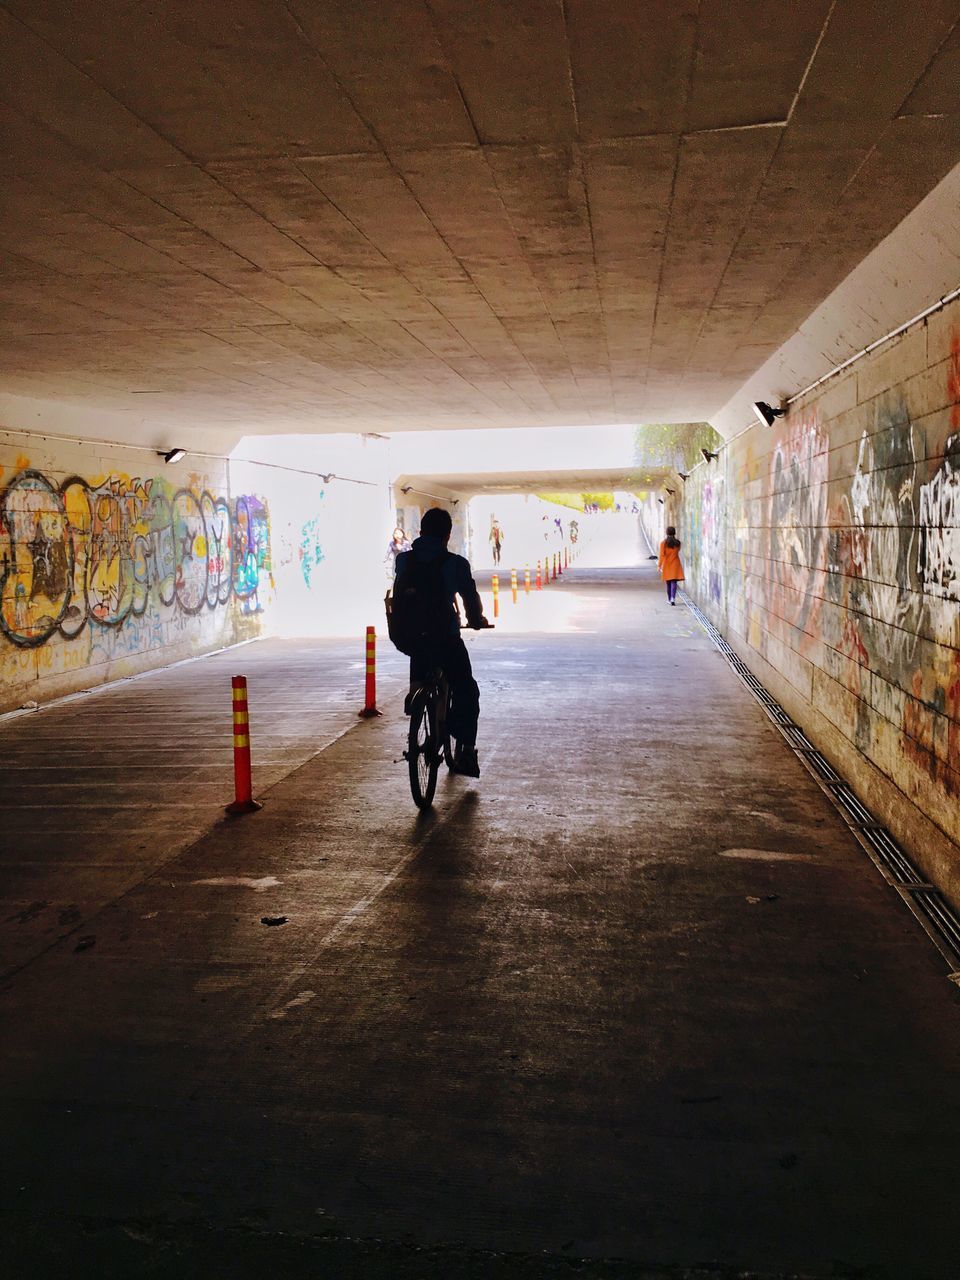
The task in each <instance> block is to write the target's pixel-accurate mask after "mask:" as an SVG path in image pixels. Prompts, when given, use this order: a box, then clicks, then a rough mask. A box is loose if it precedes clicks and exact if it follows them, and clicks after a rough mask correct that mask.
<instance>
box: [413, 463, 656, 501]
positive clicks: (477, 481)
mask: <svg viewBox="0 0 960 1280" xmlns="http://www.w3.org/2000/svg"><path fill="white" fill-rule="evenodd" d="M671 480H672V483H673V484H675V485H676V484H679V483H680V482H679V481H678V480H677V473H676V472H675V471H674V470H672V469H671V468H669V467H630V468H611V467H605V468H594V469H591V468H585V469H581V470H572V469H568V470H565V471H550V470H543V471H529V470H527V471H491V472H487V473H486V474H484V475H478V474H476V473H475V472H463V473H462V474H442V475H439V474H438V475H409V476H406V475H405V476H398V478H397V480H396V481H395V483H394V490H395V491H396V492H397V493H402V492H403V491H404V489H409V491H410V493H411V494H412V495H413V496H414V497H419V496H422V495H432V496H433V497H436V498H444V499H449V498H457V499H458V500H460V499H465V498H474V497H477V496H483V495H485V494H490V495H493V494H505V493H521V494H536V493H577V494H579V493H614V492H623V493H636V492H640V491H643V490H647V489H657V490H659V489H660V488H661V487H662V486H663V485H664V484H670V483H671Z"/></svg>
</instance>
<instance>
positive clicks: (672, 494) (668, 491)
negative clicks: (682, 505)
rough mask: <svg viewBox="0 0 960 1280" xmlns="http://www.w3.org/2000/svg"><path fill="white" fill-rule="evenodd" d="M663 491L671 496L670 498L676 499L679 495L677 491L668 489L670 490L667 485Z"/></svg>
mask: <svg viewBox="0 0 960 1280" xmlns="http://www.w3.org/2000/svg"><path fill="white" fill-rule="evenodd" d="M663 491H664V493H669V495H670V497H671V498H673V497H676V493H677V491H676V489H668V488H667V486H666V485H664V486H663Z"/></svg>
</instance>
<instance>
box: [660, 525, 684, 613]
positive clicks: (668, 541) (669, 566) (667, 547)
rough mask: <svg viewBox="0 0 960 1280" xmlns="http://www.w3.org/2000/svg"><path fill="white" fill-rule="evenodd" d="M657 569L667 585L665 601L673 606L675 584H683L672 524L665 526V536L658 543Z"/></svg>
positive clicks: (677, 547) (675, 532) (677, 539)
mask: <svg viewBox="0 0 960 1280" xmlns="http://www.w3.org/2000/svg"><path fill="white" fill-rule="evenodd" d="M657 568H658V569H659V570H660V577H661V578H662V579H663V580H664V582H665V583H666V584H667V599H668V600H669V601H670V603H671V604H673V605H675V604H676V603H677V583H678V582H683V565H682V564H681V563H680V539H679V538H678V537H677V531H676V529H675V528H674V527H673V525H672V524H668V525H667V536H666V537H665V538H664V540H663V541H662V542H661V543H660V555H659V557H658V558H657Z"/></svg>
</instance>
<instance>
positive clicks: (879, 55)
mask: <svg viewBox="0 0 960 1280" xmlns="http://www.w3.org/2000/svg"><path fill="white" fill-rule="evenodd" d="M957 19H958V12H957V6H956V3H955V0H950V2H949V3H948V2H946V0H923V3H921V4H919V5H912V6H908V5H902V4H900V3H893V2H892V0H890V2H887V0H836V2H835V3H834V2H833V0H808V2H807V3H805V4H790V5H771V4H766V3H759V2H758V0H648V2H646V3H642V4H638V3H636V0H610V2H609V3H605V4H603V5H598V4H596V3H594V2H593V0H565V2H561V0H509V2H507V0H470V3H466V2H465V0H429V2H426V0H370V2H368V3H366V4H362V5H357V4H356V3H354V2H353V0H351V2H350V3H347V2H346V0H328V2H327V3H318V2H316V0H287V2H286V3H284V4H278V3H274V2H271V0H236V2H235V3H233V4H230V5H223V4H214V3H206V4H204V3H197V0H190V3H187V2H186V0H167V2H166V3H164V4H163V5H160V6H152V7H150V6H132V5H130V4H129V3H128V2H127V0H101V2H100V3H98V4H96V5H77V4H75V3H72V2H70V3H68V2H67V0H5V3H4V7H3V10H2V13H0V32H2V44H3V50H4V53H3V57H4V61H5V68H4V73H3V76H2V80H0V85H2V88H0V98H2V102H3V132H4V137H5V142H4V147H3V162H4V170H5V176H4V185H3V202H2V204H3V209H2V220H0V235H2V240H0V243H2V245H3V248H4V250H5V261H4V265H3V268H2V269H3V279H2V287H3V294H4V297H5V299H6V303H7V305H6V308H5V317H4V319H3V333H2V357H0V358H2V379H0V387H2V390H3V392H5V393H7V394H9V395H15V396H24V397H31V398H35V399H37V400H41V401H57V402H68V403H69V404H70V405H73V406H77V407H78V411H80V410H87V411H90V412H89V413H88V414H87V415H86V417H85V419H84V420H85V421H88V422H89V424H90V425H89V428H88V429H87V430H86V434H87V435H90V436H96V435H98V434H99V435H108V436H111V437H115V438H119V436H118V432H121V430H122V433H123V434H124V435H125V436H126V437H127V438H132V439H136V440H141V441H142V442H144V443H150V444H155V443H157V442H158V440H159V439H160V434H161V433H162V432H163V431H167V433H168V437H169V429H172V428H176V434H177V440H176V442H177V443H180V444H184V445H186V446H188V447H190V446H192V447H194V448H202V447H204V442H207V441H210V440H213V439H217V440H220V441H222V440H223V439H225V438H230V439H236V438H239V436H240V435H242V434H245V433H249V432H251V431H255V432H257V433H262V432H271V431H274V432H281V431H282V432H290V431H319V432H324V431H384V430H402V429H406V428H417V429H422V428H425V427H427V428H445V427H483V426H491V427H515V426H539V425H566V424H599V423H618V422H643V421H677V420H682V421H696V420H702V419H709V418H710V417H711V415H713V414H715V413H716V412H717V411H718V410H719V409H720V408H721V407H722V406H723V405H725V404H726V403H727V402H728V401H729V400H730V397H731V395H732V394H733V393H734V392H735V391H736V390H737V388H738V387H740V386H741V384H743V383H744V382H745V380H747V379H748V378H749V376H750V375H751V374H752V373H754V371H755V370H757V369H758V368H760V367H761V366H762V365H764V363H765V362H766V361H768V359H769V358H770V357H771V356H772V355H773V353H775V352H776V351H777V350H778V348H780V347H781V345H782V344H783V343H784V342H785V341H786V340H787V339H788V338H789V337H790V336H791V335H792V334H793V333H794V332H795V331H796V330H797V328H798V326H799V325H800V324H801V323H802V322H803V321H804V320H805V318H806V317H807V316H808V315H809V314H810V313H811V312H812V311H813V310H814V308H815V307H816V306H817V305H818V304H819V303H821V302H822V300H823V299H824V298H825V297H826V296H827V295H828V294H829V293H830V292H831V290H833V289H834V288H835V287H836V286H837V285H838V284H839V283H840V282H841V281H842V280H843V279H844V278H845V277H846V276H847V274H848V273H849V272H851V270H852V269H853V268H854V267H856V266H857V264H858V263H860V262H861V261H862V260H863V259H864V257H865V256H866V255H867V254H868V253H869V252H870V251H871V250H872V249H873V248H874V247H875V246H876V245H878V243H880V242H881V241H882V240H883V238H884V237H885V236H887V235H888V233H889V232H891V231H892V230H893V229H894V228H895V227H896V226H897V225H898V224H899V223H900V222H901V220H902V219H903V218H904V217H905V215H907V214H908V212H909V211H910V210H911V209H913V208H914V207H915V206H916V205H917V204H918V202H919V201H921V200H922V198H923V197H924V196H925V195H926V194H927V193H928V192H929V191H931V189H932V188H934V186H935V185H936V184H937V183H938V182H939V181H940V180H941V179H942V178H943V177H944V175H946V174H947V173H948V172H949V171H950V170H951V169H952V168H953V167H954V166H955V165H956V164H957V162H958V160H960V95H958V93H957V63H958V58H960V29H958V25H957ZM114 412H116V413H119V414H120V415H122V416H121V418H118V419H112V418H111V419H110V421H111V422H113V423H114V426H113V427H112V428H111V429H110V430H106V429H104V428H103V427H102V426H101V428H100V429H99V431H98V429H97V423H98V421H100V418H98V415H101V416H102V418H103V420H104V421H105V420H106V419H107V418H108V417H109V415H111V414H112V413H114ZM117 423H122V424H123V425H122V428H121V427H120V426H117V425H116V424H117Z"/></svg>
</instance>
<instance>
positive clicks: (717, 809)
mask: <svg viewBox="0 0 960 1280" xmlns="http://www.w3.org/2000/svg"><path fill="white" fill-rule="evenodd" d="M510 610H515V611H514V612H513V613H510V612H509V611H510ZM502 614H503V616H502V625H501V627H500V628H499V629H498V630H497V631H496V632H492V633H487V634H482V635H478V636H471V637H470V638H469V641H468V643H469V644H470V646H471V654H472V657H473V661H474V668H475V671H476V674H477V676H478V678H479V680H480V684H481V689H482V699H483V701H482V718H481V733H480V760H481V767H482V770H483V777H482V779H481V780H480V781H479V782H476V783H474V782H467V781H465V780H463V779H445V780H442V781H441V784H440V786H439V787H438V792H437V801H436V806H435V810H434V812H433V813H432V814H431V815H429V816H428V817H426V818H425V819H424V818H418V816H417V814H416V812H415V810H414V808H413V805H412V802H411V799H410V794H409V790H408V788H407V782H406V774H405V766H404V764H403V761H402V759H401V751H402V748H403V736H404V730H405V725H406V722H405V720H404V718H403V715H402V691H403V679H402V676H403V660H402V659H401V658H400V657H399V655H393V654H389V653H385V652H384V646H383V645H381V654H382V663H381V674H382V682H381V697H380V704H381V707H382V709H383V710H384V713H385V714H384V716H383V718H382V719H379V720H374V721H359V720H357V718H356V710H357V707H358V705H359V697H360V692H361V685H360V679H359V664H360V661H361V658H362V651H361V649H360V646H359V644H353V643H352V642H351V643H347V642H332V641H326V642H307V641H296V642H294V641H287V642H269V643H263V644H258V645H254V646H249V647H248V648H246V649H244V650H237V651H234V652H232V653H228V654H222V655H218V656H215V657H212V658H210V659H206V660H204V661H202V662H197V663H191V664H188V665H184V666H180V667H176V668H172V669H169V670H167V671H165V672H160V673H156V674H154V675H151V676H150V677H146V678H144V679H142V680H138V681H133V682H130V683H128V684H126V685H123V686H119V687H118V688H116V689H112V690H109V691H105V692H102V693H99V694H96V695H90V696H87V697H85V698H82V699H74V700H72V701H69V702H65V703H63V704H61V705H59V706H55V707H51V708H49V709H46V710H44V711H42V712H40V713H37V714H34V715H25V716H22V717H19V718H14V719H7V720H5V721H3V722H2V723H0V746H2V749H3V752H4V762H5V763H4V769H3V772H2V773H0V802H2V806H3V817H2V821H3V841H2V846H3V870H4V892H3V897H4V901H3V904H2V905H3V907H4V911H3V920H4V924H3V931H2V933H3V940H4V950H3V957H4V964H5V970H6V977H5V978H4V980H3V983H2V1000H3V1009H2V1019H3V1026H4V1032H5V1034H4V1041H5V1048H4V1051H3V1056H2V1063H0V1109H2V1114H3V1124H2V1136H0V1143H2V1149H3V1161H2V1211H0V1231H2V1240H3V1256H4V1258H5V1260H6V1261H7V1262H8V1265H10V1266H11V1267H12V1270H11V1271H10V1274H16V1275H23V1276H43V1275H47V1274H50V1275H61V1276H62V1275H72V1276H85V1275H88V1274H89V1275H98V1276H113V1275H116V1276H123V1277H128V1276H129V1277H132V1276H141V1275H143V1276H164V1277H166V1276H170V1277H189V1276H198V1277H211V1276H221V1275H223V1276H230V1277H240V1278H241V1280H242V1278H243V1277H246V1276H254V1275H257V1276H260V1275H263V1274H264V1273H265V1272H268V1271H273V1272H274V1273H275V1274H277V1275H282V1276H292V1277H300V1276H304V1277H306V1276H337V1277H339V1276H345V1277H348V1276H349V1277H352V1276H357V1277H361V1276H363V1277H366V1276H373V1277H379V1276H384V1277H386V1276H431V1277H432V1276H438V1277H441V1276H442V1277H446V1276H450V1277H460V1276H462V1277H473V1276H477V1277H480V1276H483V1277H500V1276H504V1277H507V1276H541V1275H542V1276H566V1275H570V1276H573V1275H581V1276H582V1275H590V1276H598V1277H599V1276H611V1277H613V1276H636V1277H640V1276H644V1277H648V1276H649V1277H651V1278H653V1277H680V1276H687V1277H693V1276H697V1277H700V1276H703V1277H707V1276H711V1277H712V1276H733V1275H740V1274H749V1275H755V1276H766V1277H786V1276H803V1277H813V1278H818V1280H819V1278H823V1280H826V1277H851V1278H852V1277H860V1278H866V1277H875V1278H878V1280H879V1278H887V1280H905V1278H907V1277H910V1278H911V1280H924V1278H929V1280H934V1278H937V1280H939V1278H940V1277H944V1278H946V1277H955V1276H956V1275H957V1274H958V1273H960V1241H958V1238H957V1232H956V1213H955V1186H954V1175H955V1166H956V1152H957V1149H958V1141H960V1109H958V1107H957V1100H956V1071H957V1062H958V1061H960V991H958V989H957V988H956V987H955V986H954V985H952V984H951V983H950V982H949V981H948V980H947V978H946V974H945V969H944V966H943V962H942V960H941V958H940V956H939V955H938V954H937V952H936V951H935V950H934V948H933V947H932V945H931V944H930V942H929V940H928V939H927V938H926V937H925V935H924V934H923V933H922V931H921V930H920V928H919V926H918V925H917V924H916V922H915V921H914V920H913V918H912V917H911V916H910V915H909V914H908V912H907V911H906V909H905V908H904V907H903V905H902V904H901V903H900V902H899V901H898V900H897V898H896V896H895V895H894V894H893V893H892V892H891V891H890V890H889V889H888V888H887V886H886V885H885V884H884V882H883V880H882V879H881V878H880V876H879V875H878V874H877V872H876V871H875V869H874V868H873V866H872V865H871V864H870V862H869V861H868V859H867V858H866V857H865V855H864V853H863V852H862V851H861V849H860V848H859V846H858V845H857V844H856V842H855V840H854V839H853V837H852V836H851V834H850V833H849V831H848V829H847V828H846V826H845V825H844V824H843V822H842V821H841V819H840V817H839V816H838V815H837V814H836V813H835V811H834V810H833V809H832V808H831V806H830V804H829V802H828V801H827V799H826V797H825V796H824V795H823V793H822V792H821V790H820V789H819V788H818V787H817V786H816V784H815V782H814V781H813V779H812V778H811V777H810V776H809V775H808V774H807V773H806V771H805V770H804V769H803V768H802V766H801V765H800V764H799V762H798V761H797V759H796V757H795V756H794V755H793V753H792V752H790V751H789V749H788V748H787V746H786V745H785V743H784V742H783V741H782V739H781V738H780V736H779V734H777V732H776V731H775V729H774V728H773V727H772V726H771V724H770V723H769V722H768V720H767V719H766V717H765V716H764V715H763V713H762V711H761V710H760V708H759V707H758V705H757V704H756V703H755V702H754V701H753V699H752V698H751V697H750V696H749V695H748V693H747V692H746V691H745V689H744V688H743V686H742V685H741V683H740V682H739V681H738V680H737V678H736V676H735V675H734V674H733V672H732V671H731V670H730V669H729V668H728V667H727V665H726V664H725V663H724V661H723V659H722V658H721V656H720V655H719V654H718V653H717V652H716V651H715V649H714V648H713V647H712V646H711V644H710V642H709V640H708V639H707V637H706V636H705V635H704V634H703V632H702V631H701V630H700V628H699V627H698V625H697V623H696V622H695V620H694V619H693V617H692V616H691V615H690V614H689V613H688V611H687V610H686V609H685V608H683V607H681V606H678V607H676V608H673V609H671V608H669V607H668V606H667V604H666V600H665V598H664V596H663V593H662V587H661V584H660V583H659V580H658V579H656V578H655V575H654V572H653V570H652V568H647V567H642V568H640V569H638V570H635V571H626V570H624V571H617V572H608V573H604V572H601V571H587V570H574V571H573V572H571V573H568V574H567V575H566V576H565V578H564V580H563V582H562V584H557V585H555V586H552V587H551V588H550V591H549V592H545V593H543V595H542V596H541V597H534V598H532V599H530V600H523V601H521V603H520V604H518V605H517V606H515V607H514V606H513V605H512V603H510V602H509V601H505V602H504V604H503V607H502ZM541 628H544V629H541ZM546 628H550V629H546ZM233 669H237V670H244V669H246V670H247V672H248V675H249V678H250V687H251V709H252V739H253V750H254V758H255V761H256V762H257V767H258V772H257V774H256V782H255V791H256V793H257V794H260V795H261V798H262V799H263V800H264V802H265V807H264V809H263V810H262V811H261V812H260V813H257V814H254V815H250V816H247V817H244V818H242V819H234V820H227V819H222V818H221V817H220V816H219V814H220V812H221V806H222V804H223V803H224V801H225V800H226V799H229V798H230V797H229V794H224V790H225V788H226V787H227V785H228V782H229V776H230V775H229V769H230V761H229V750H228V747H229V738H228V737H226V741H224V738H225V732H226V734H228V733H229V730H228V729H227V730H226V731H224V729H223V728H222V727H221V724H222V722H223V719H224V712H223V711H222V710H221V700H222V699H223V694H222V689H223V687H224V682H225V683H226V687H227V688H229V679H228V677H229V675H230V674H231V672H232V670H233ZM226 707H227V708H228V707H229V694H227V695H226ZM226 714H227V715H228V714H229V713H228V710H227V711H226ZM258 735H259V736H258ZM279 917H285V918H286V923H283V924H276V925H269V924H264V923H263V920H264V919H265V918H266V919H275V918H279Z"/></svg>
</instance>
